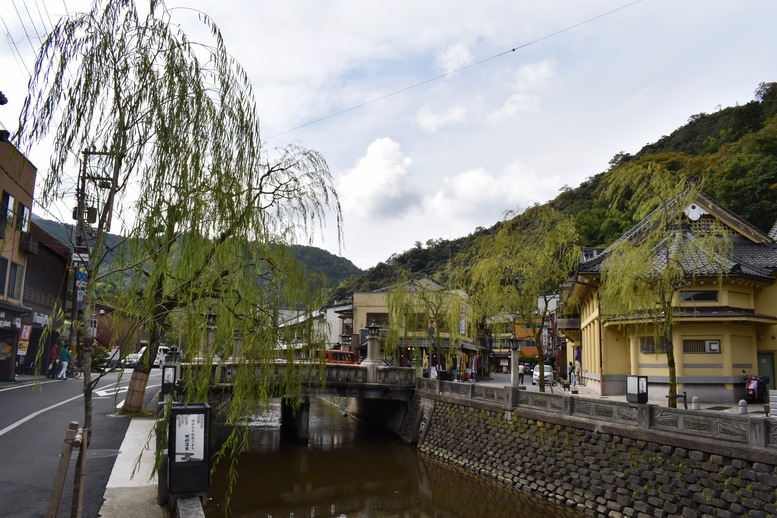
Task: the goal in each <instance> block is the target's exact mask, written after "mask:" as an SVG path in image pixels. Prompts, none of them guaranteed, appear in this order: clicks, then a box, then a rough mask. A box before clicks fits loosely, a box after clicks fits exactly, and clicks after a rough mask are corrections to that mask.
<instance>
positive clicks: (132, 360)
mask: <svg viewBox="0 0 777 518" xmlns="http://www.w3.org/2000/svg"><path fill="white" fill-rule="evenodd" d="M145 352H146V346H145V345H144V346H143V347H141V348H140V350H139V351H138V352H137V353H135V354H130V355H128V356H127V360H126V361H125V363H124V364H125V365H126V366H127V367H134V366H135V364H136V363H137V362H139V361H140V359H141V358H143V353H145ZM169 352H170V348H169V347H168V346H166V345H160V346H159V349H158V350H157V353H156V358H154V363H152V364H151V366H152V367H161V366H162V365H164V364H165V356H167V354H168V353H169Z"/></svg>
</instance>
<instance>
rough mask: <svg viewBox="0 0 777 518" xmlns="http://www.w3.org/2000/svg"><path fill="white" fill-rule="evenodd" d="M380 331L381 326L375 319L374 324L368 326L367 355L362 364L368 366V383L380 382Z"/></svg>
mask: <svg viewBox="0 0 777 518" xmlns="http://www.w3.org/2000/svg"><path fill="white" fill-rule="evenodd" d="M379 333H380V326H379V325H378V324H377V323H376V322H375V321H374V320H373V321H372V324H370V325H369V326H367V357H366V358H365V359H364V361H363V362H362V365H365V366H366V367H367V383H377V382H378V359H377V348H378V344H377V342H378V334H379Z"/></svg>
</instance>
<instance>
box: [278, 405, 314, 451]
mask: <svg viewBox="0 0 777 518" xmlns="http://www.w3.org/2000/svg"><path fill="white" fill-rule="evenodd" d="M281 434H282V435H283V436H284V437H293V438H295V439H300V440H307V439H308V436H309V435H310V398H309V397H307V396H305V397H303V398H302V399H301V400H300V404H299V407H298V408H297V412H296V413H295V412H294V408H293V407H292V405H291V402H290V401H289V400H288V399H287V398H283V399H281Z"/></svg>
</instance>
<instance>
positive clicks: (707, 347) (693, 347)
mask: <svg viewBox="0 0 777 518" xmlns="http://www.w3.org/2000/svg"><path fill="white" fill-rule="evenodd" d="M683 352H684V353H689V354H717V353H720V340H683Z"/></svg>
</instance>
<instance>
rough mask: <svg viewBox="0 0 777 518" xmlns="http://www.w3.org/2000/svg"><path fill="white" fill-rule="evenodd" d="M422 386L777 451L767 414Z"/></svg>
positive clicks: (773, 423) (429, 382) (776, 429)
mask: <svg viewBox="0 0 777 518" xmlns="http://www.w3.org/2000/svg"><path fill="white" fill-rule="evenodd" d="M416 389H417V390H418V391H419V392H421V393H422V395H423V393H427V394H430V395H431V394H433V395H435V396H444V395H447V396H453V397H458V398H462V399H465V400H472V401H486V402H492V403H494V402H496V403H502V404H503V408H504V409H505V410H507V411H512V410H516V409H520V408H527V409H531V410H539V411H542V412H548V413H552V414H557V415H563V416H570V417H577V418H585V419H589V420H593V421H602V422H608V423H615V424H619V425H624V426H632V427H635V428H642V429H651V430H661V431H665V432H674V433H679V434H683V435H693V436H699V437H705V438H711V439H716V440H720V441H726V442H731V443H736V444H742V445H749V446H757V447H766V448H775V449H777V419H771V418H767V417H764V416H753V415H740V414H729V413H723V412H718V411H712V410H684V409H676V408H666V407H660V406H657V405H652V404H642V405H640V404H634V403H625V402H620V401H603V400H597V399H589V398H585V397H580V396H576V395H571V394H548V393H542V392H528V391H526V390H522V389H519V388H518V387H505V388H498V387H487V386H478V385H477V384H472V383H457V382H448V381H440V380H433V379H426V378H423V379H418V381H417V383H416Z"/></svg>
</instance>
